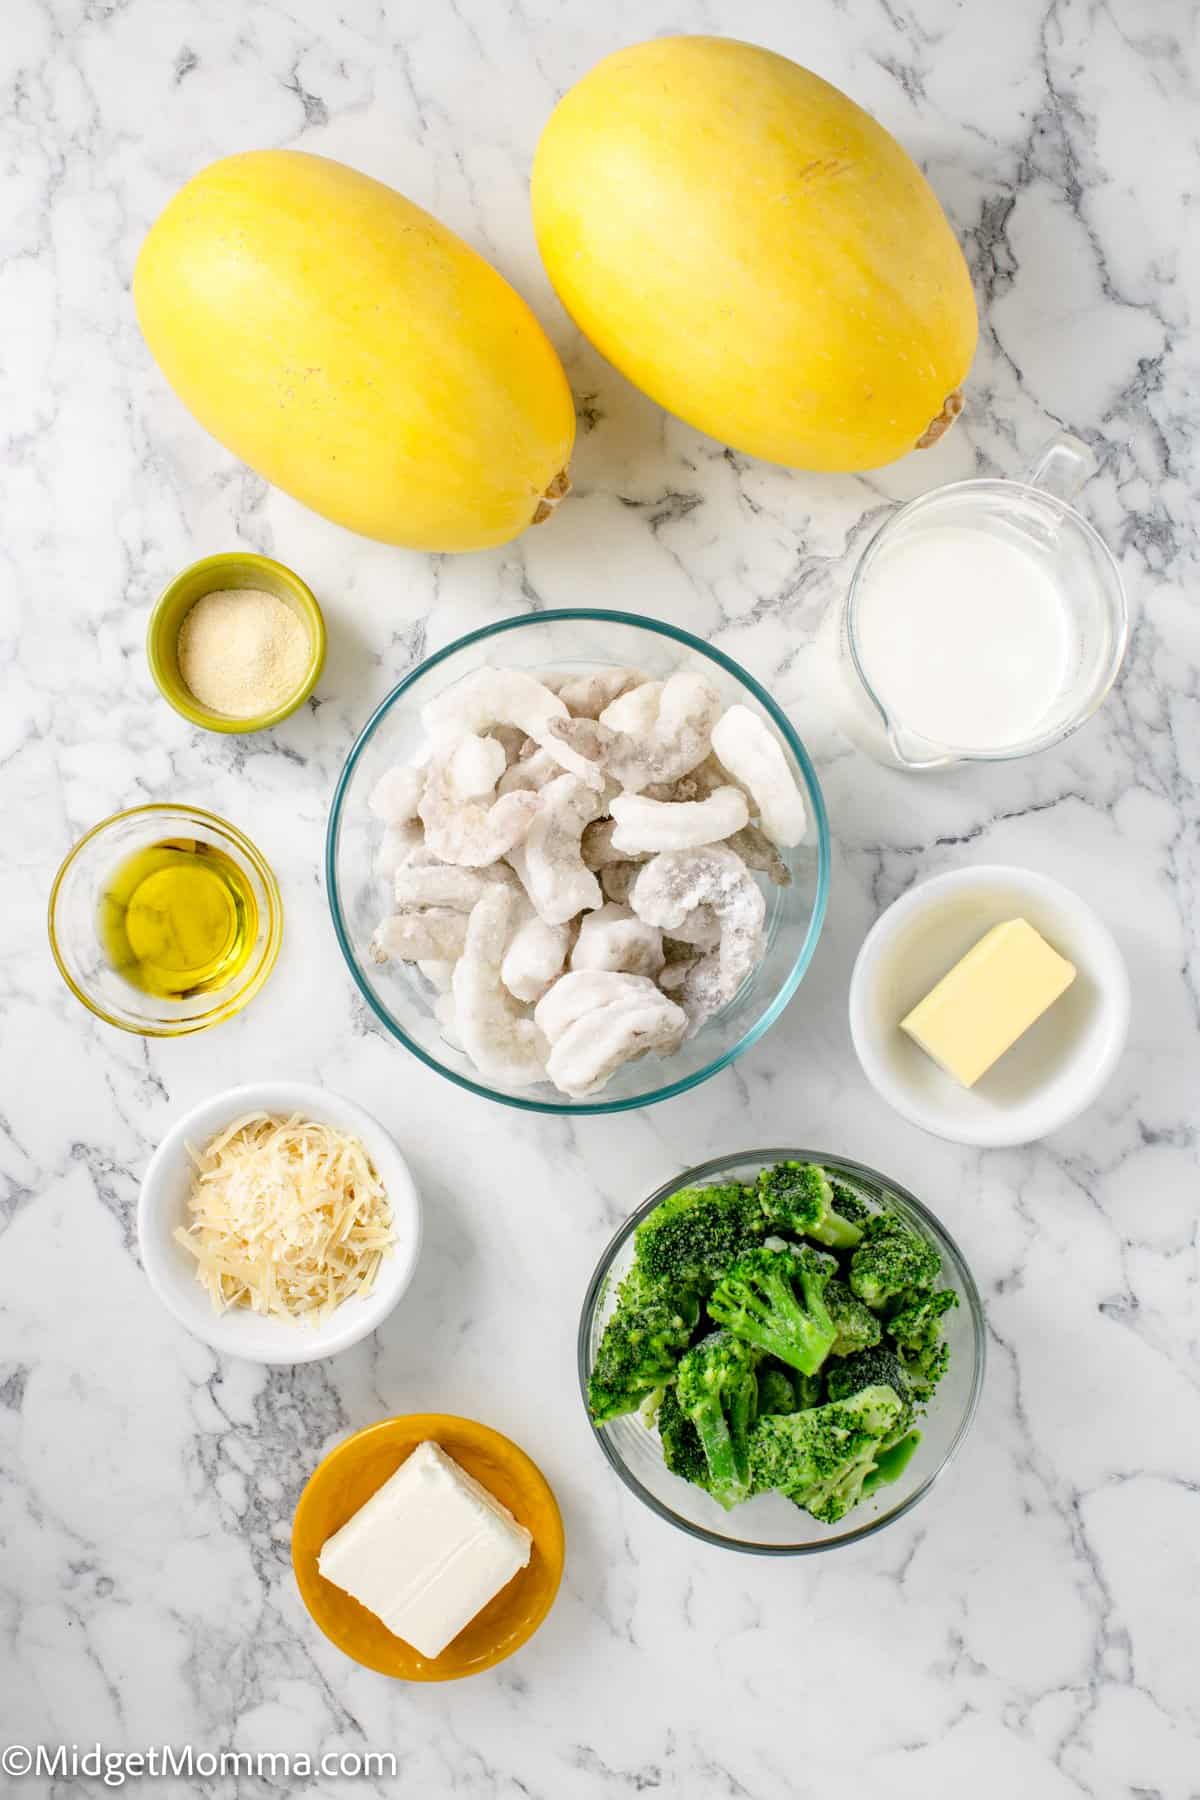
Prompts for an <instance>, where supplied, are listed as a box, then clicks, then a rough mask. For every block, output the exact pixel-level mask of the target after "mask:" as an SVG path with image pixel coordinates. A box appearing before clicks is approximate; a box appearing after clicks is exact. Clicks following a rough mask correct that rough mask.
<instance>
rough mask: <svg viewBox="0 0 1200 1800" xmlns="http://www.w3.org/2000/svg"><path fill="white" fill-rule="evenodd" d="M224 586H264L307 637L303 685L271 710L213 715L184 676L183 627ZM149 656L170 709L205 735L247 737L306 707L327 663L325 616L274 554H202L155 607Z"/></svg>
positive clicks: (148, 636)
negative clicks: (237, 715)
mask: <svg viewBox="0 0 1200 1800" xmlns="http://www.w3.org/2000/svg"><path fill="white" fill-rule="evenodd" d="M223 588H259V589H261V590H262V592H264V593H267V594H273V595H274V596H275V598H276V599H277V600H282V601H283V604H284V605H285V606H287V607H290V608H291V610H292V612H294V613H295V615H296V617H297V618H298V619H299V621H300V623H301V624H302V625H303V627H304V629H305V632H306V633H307V636H308V664H307V666H306V668H305V671H304V675H303V678H302V679H301V681H300V684H299V686H298V687H296V688H295V689H294V690H293V692H292V693H290V694H289V695H288V697H287V699H286V700H282V701H280V703H279V705H278V706H274V707H272V708H271V709H270V711H268V712H263V713H255V714H254V715H253V716H251V717H248V718H244V719H239V718H233V717H231V716H230V715H229V714H227V713H219V712H214V711H213V709H212V708H211V707H210V706H205V705H204V703H203V702H202V701H200V700H197V698H196V696H195V694H193V692H192V690H191V688H190V687H188V685H187V683H186V682H185V681H184V679H183V676H182V675H181V674H180V672H179V628H180V626H181V625H182V624H183V621H184V620H185V619H186V618H187V615H188V613H189V612H190V611H191V610H192V608H193V606H195V604H196V602H197V600H201V599H203V597H204V595H205V594H215V593H218V592H220V590H221V589H223ZM146 658H147V661H148V662H149V664H150V673H151V675H153V677H154V681H155V685H156V686H157V688H158V691H159V693H160V694H161V695H162V697H163V699H164V700H165V701H166V702H167V704H168V706H173V707H174V708H175V711H176V712H177V713H179V715H180V716H181V717H182V718H184V719H187V720H189V721H190V723H191V724H193V725H198V726H199V727H200V729H201V730H202V731H221V732H226V733H234V734H237V735H238V736H242V735H244V734H245V733H247V732H251V731H265V730H266V729H267V728H268V727H269V726H271V725H278V724H279V723H280V722H281V720H283V719H286V718H287V717H288V716H289V714H291V713H294V712H295V710H296V708H297V707H298V706H302V705H303V704H304V702H305V701H306V700H307V699H308V696H309V695H310V694H311V693H312V691H313V689H314V688H315V687H316V685H317V679H318V677H319V675H320V673H321V670H322V668H323V667H324V663H325V618H324V615H323V613H322V612H321V608H320V607H319V606H318V605H317V602H316V599H315V597H314V595H313V592H312V589H311V588H310V587H309V586H308V585H307V583H306V582H303V581H301V579H300V577H299V576H298V575H297V574H296V573H295V571H294V570H292V569H288V568H285V566H284V565H283V563H279V562H275V561H274V560H273V559H272V558H271V557H269V556H257V555H255V554H253V553H252V552H251V551H249V550H230V551H226V552H224V553H222V554H221V555H220V556H203V557H201V559H200V561H199V562H194V563H190V564H189V565H188V567H187V568H186V569H183V570H181V571H180V573H179V574H178V575H176V577H175V579H174V580H173V581H169V582H168V583H167V585H166V587H165V588H164V589H163V591H162V593H161V594H160V595H159V597H158V599H157V600H156V601H155V603H154V610H153V612H152V613H151V614H150V623H149V626H148V627H147V630H146Z"/></svg>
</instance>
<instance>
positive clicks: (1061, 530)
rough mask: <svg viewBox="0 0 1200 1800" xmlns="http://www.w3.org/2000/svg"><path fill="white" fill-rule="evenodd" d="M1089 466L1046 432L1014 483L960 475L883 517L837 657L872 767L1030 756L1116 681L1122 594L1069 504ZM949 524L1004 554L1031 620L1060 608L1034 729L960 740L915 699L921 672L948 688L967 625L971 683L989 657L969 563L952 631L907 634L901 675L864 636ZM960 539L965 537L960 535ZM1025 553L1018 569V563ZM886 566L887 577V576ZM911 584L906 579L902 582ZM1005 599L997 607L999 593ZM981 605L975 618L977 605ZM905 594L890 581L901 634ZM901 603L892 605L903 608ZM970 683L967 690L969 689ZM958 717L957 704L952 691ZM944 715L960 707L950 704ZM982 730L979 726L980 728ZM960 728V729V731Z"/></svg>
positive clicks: (1076, 443)
mask: <svg viewBox="0 0 1200 1800" xmlns="http://www.w3.org/2000/svg"><path fill="white" fill-rule="evenodd" d="M1095 468H1096V460H1095V457H1094V456H1093V454H1092V452H1091V450H1090V449H1089V448H1088V446H1087V445H1086V444H1084V443H1083V442H1082V441H1081V440H1080V439H1079V438H1076V437H1072V436H1071V435H1070V434H1069V433H1063V434H1062V435H1061V436H1059V437H1056V438H1054V439H1052V440H1051V442H1050V443H1049V444H1047V445H1046V447H1045V449H1044V450H1043V451H1042V453H1041V455H1040V456H1039V457H1038V459H1037V461H1036V463H1035V464H1034V466H1033V468H1032V469H1031V470H1030V471H1029V473H1028V474H1027V475H1026V476H1025V477H1024V478H1023V479H1022V480H1020V481H1007V480H994V479H986V480H978V481H959V482H954V483H952V484H951V485H949V486H947V487H941V488H936V489H935V490H934V491H933V492H932V493H929V494H923V495H921V496H920V498H919V499H916V500H910V501H909V502H908V504H907V505H905V506H901V507H900V508H899V509H898V510H897V511H896V512H895V513H893V514H892V516H891V518H889V519H888V520H886V521H885V523H884V524H883V525H882V526H881V527H880V529H879V530H878V531H877V532H876V533H875V536H874V537H873V538H872V539H871V541H870V543H869V544H868V545H867V548H866V550H865V551H864V552H863V555H862V557H861V558H860V560H859V563H858V567H857V568H856V570H855V572H854V575H853V578H852V580H851V583H850V589H849V593H848V594H847V597H846V601H845V605H844V608H843V614H842V622H841V632H840V660H841V667H842V674H843V678H844V686H845V690H846V694H847V696H848V701H849V715H848V717H847V719H846V724H847V727H848V729H849V731H850V734H851V735H852V736H853V737H854V738H855V740H856V741H857V742H858V743H859V744H860V745H861V747H862V748H863V749H864V750H866V751H867V752H868V754H869V755H871V756H873V757H874V758H875V759H876V760H877V761H878V762H882V763H885V764H888V765H889V766H890V767H892V768H900V769H912V770H922V769H940V768H945V767H947V766H948V765H949V764H952V763H958V762H999V761H1005V760H1007V759H1009V758H1012V757H1017V756H1029V755H1031V754H1032V753H1033V752H1034V751H1036V750H1044V749H1046V748H1047V746H1048V745H1050V744H1055V743H1057V742H1058V741H1059V740H1060V739H1061V738H1064V737H1066V736H1068V734H1069V733H1070V732H1072V731H1074V730H1076V729H1077V728H1078V727H1079V726H1080V725H1082V724H1083V723H1084V721H1085V720H1086V719H1088V718H1090V717H1091V715H1092V713H1093V712H1095V710H1096V708H1097V707H1098V706H1099V705H1100V702H1101V701H1102V700H1103V699H1104V696H1105V695H1106V694H1107V692H1108V690H1109V688H1110V687H1111V686H1112V684H1113V681H1114V680H1115V678H1116V675H1117V671H1118V670H1119V668H1120V666H1121V661H1122V658H1123V657H1124V655H1125V647H1126V643H1127V641H1128V636H1129V620H1128V614H1127V610H1126V604H1125V591H1124V588H1123V586H1122V582H1121V575H1120V571H1119V570H1118V568H1117V565H1116V563H1115V561H1114V560H1113V556H1112V553H1111V551H1110V550H1109V549H1108V546H1107V545H1106V544H1105V543H1104V541H1103V539H1102V538H1101V537H1100V536H1099V535H1098V533H1097V532H1096V531H1095V530H1094V529H1093V527H1092V526H1091V525H1089V524H1088V522H1087V520H1086V519H1084V518H1083V517H1082V516H1081V515H1080V514H1079V513H1078V512H1076V510H1075V508H1074V507H1073V506H1071V505H1070V504H1069V501H1070V499H1071V497H1072V496H1073V495H1074V494H1075V493H1077V492H1078V490H1079V489H1080V488H1081V487H1082V486H1083V483H1084V482H1085V481H1086V480H1087V478H1088V477H1089V475H1091V474H1092V473H1093V472H1094V470H1095ZM947 533H949V534H953V535H954V540H955V542H956V543H957V544H959V545H960V546H962V545H965V546H966V547H967V548H968V549H970V550H971V551H973V552H975V551H978V552H980V553H982V554H984V555H991V556H993V557H995V558H1007V559H1008V563H1007V564H1006V565H1005V564H1002V563H1001V562H999V561H998V562H997V563H996V565H995V567H996V570H997V571H999V570H1000V569H1001V568H1002V567H1004V566H1008V567H1010V568H1017V567H1022V568H1024V569H1025V570H1026V571H1027V573H1028V579H1029V582H1030V584H1032V586H1031V594H1032V593H1033V588H1036V594H1035V595H1033V598H1032V600H1030V599H1029V598H1028V597H1026V596H1021V599H1022V602H1023V603H1024V604H1026V605H1029V604H1032V605H1033V607H1034V613H1033V615H1032V618H1033V622H1034V623H1037V621H1038V611H1037V608H1038V605H1039V599H1040V598H1044V600H1045V602H1046V604H1047V605H1048V606H1050V607H1052V608H1054V609H1056V616H1055V621H1054V630H1055V633H1056V643H1057V642H1058V641H1059V640H1061V654H1060V655H1056V657H1055V660H1054V667H1053V670H1052V671H1051V672H1050V673H1049V674H1047V673H1046V671H1045V669H1040V670H1038V671H1037V674H1038V678H1039V679H1045V680H1046V681H1047V682H1048V683H1049V687H1048V689H1047V692H1046V693H1045V695H1044V696H1042V697H1041V699H1039V700H1036V701H1035V702H1033V705H1034V711H1035V715H1036V716H1034V717H1031V718H1030V720H1029V722H1028V728H1027V729H1022V730H1019V731H1017V732H1015V733H1014V732H1013V731H1005V732H1003V733H999V732H998V733H997V739H996V741H995V742H993V743H988V742H983V743H981V742H979V741H978V736H977V735H972V736H971V739H970V741H969V742H963V741H955V739H954V736H953V735H952V734H950V733H948V732H946V731H939V730H937V729H933V728H932V727H931V723H930V721H931V719H933V718H934V717H935V716H936V715H937V714H938V713H939V710H940V712H941V713H942V716H943V717H945V715H946V708H945V707H942V708H940V709H939V707H938V706H937V705H936V704H928V703H927V704H926V705H925V708H924V713H923V712H922V705H921V702H920V701H919V699H914V694H915V693H916V692H918V691H919V684H920V678H921V675H922V673H926V674H928V675H929V676H930V677H931V678H932V680H933V681H934V682H940V683H941V684H942V685H943V687H944V688H947V689H948V690H950V691H951V693H953V690H954V682H955V676H956V673H957V671H956V669H955V666H954V655H955V653H956V650H955V642H954V640H957V654H959V655H960V656H961V655H962V654H963V644H964V641H965V640H964V636H963V633H964V632H965V634H966V637H967V638H969V639H970V643H971V654H970V658H969V660H970V661H971V662H972V664H973V665H974V672H975V676H976V678H977V679H978V675H979V669H980V666H981V665H982V664H983V663H986V661H987V657H988V654H989V639H988V620H987V617H986V612H985V611H984V612H980V610H979V604H978V603H979V600H980V596H979V595H978V594H977V593H972V592H971V577H970V574H969V562H968V563H966V564H965V566H964V580H963V592H962V594H961V606H962V609H963V610H962V612H961V614H957V615H956V616H955V618H954V624H955V627H956V629H955V632H953V633H948V634H947V636H948V637H949V638H950V639H951V647H950V649H949V651H948V650H947V645H946V643H945V642H938V641H929V642H928V643H925V642H923V641H922V640H921V639H920V637H918V636H916V635H914V636H912V637H911V638H910V639H909V640H908V641H907V643H906V644H905V646H904V663H905V671H904V677H903V678H901V676H900V675H898V674H897V665H896V664H895V662H893V668H892V670H891V671H890V672H889V669H888V666H887V662H888V658H887V655H886V654H885V653H883V652H881V649H880V640H879V629H878V626H876V627H875V641H874V643H873V642H872V628H871V624H870V621H871V619H872V618H873V617H874V618H876V619H878V618H879V617H880V616H881V615H880V612H879V608H880V607H883V606H885V605H888V604H890V593H891V589H892V587H893V584H894V582H895V577H896V573H897V571H898V569H899V567H900V562H899V559H900V558H901V557H904V558H906V559H908V561H909V565H910V568H917V569H919V568H920V566H921V564H920V560H919V559H920V558H921V556H922V555H923V554H928V553H930V552H931V551H932V550H933V548H934V546H935V543H936V542H937V540H939V539H940V541H941V546H942V547H943V548H944V547H945V546H946V544H947V543H948V541H949V540H948V538H947V535H946V534H947ZM964 533H965V534H968V535H967V537H966V538H964V536H963V534H964ZM1014 556H1016V557H1018V558H1019V559H1022V560H1021V562H1020V564H1017V563H1014V562H1013V561H1012V558H1013V557H1014ZM889 572H890V573H889ZM909 578H910V579H911V576H910V577H909ZM997 597H999V598H1000V604H1002V605H1003V604H1004V602H1003V598H1002V596H999V594H998V592H997V594H994V595H993V599H995V598H997ZM973 605H974V606H975V608H976V613H977V614H978V617H976V616H974V615H973V614H972V612H971V608H972V606H973ZM902 608H903V596H902V594H901V593H900V592H899V589H898V588H897V589H896V605H895V607H894V608H892V610H891V612H890V615H889V618H888V627H889V630H890V631H892V632H893V633H896V632H899V633H901V635H902V633H903V625H904V615H903V611H902ZM898 609H899V610H898ZM994 666H995V681H996V684H997V690H998V692H999V693H1000V694H1001V696H1003V691H1004V684H1005V681H1006V680H1011V679H1017V677H1016V676H1011V675H1010V674H1009V672H1008V666H1007V665H1006V664H1005V661H1004V658H1003V655H1002V654H1001V653H1000V652H999V651H998V652H997V656H996V660H995V665H994ZM964 692H965V689H964ZM959 699H960V705H959V707H958V709H957V710H958V712H959V713H960V714H961V712H962V704H961V700H962V696H961V695H960V696H959ZM951 710H954V709H953V708H952V709H951ZM982 729H983V730H984V731H986V725H984V726H983V727H982ZM961 735H963V736H965V735H966V734H965V733H963V734H961Z"/></svg>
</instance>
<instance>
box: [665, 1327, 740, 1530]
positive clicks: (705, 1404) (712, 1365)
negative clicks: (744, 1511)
mask: <svg viewBox="0 0 1200 1800" xmlns="http://www.w3.org/2000/svg"><path fill="white" fill-rule="evenodd" d="M758 1360H759V1359H758V1353H757V1352H756V1351H755V1350H754V1349H753V1348H752V1347H751V1346H750V1345H749V1344H745V1343H743V1342H742V1340H741V1338H735V1337H734V1336H732V1334H731V1333H730V1332H728V1331H714V1332H713V1333H712V1334H711V1336H709V1337H706V1338H702V1339H701V1340H700V1342H699V1343H698V1344H696V1345H695V1346H694V1347H693V1348H692V1349H691V1350H689V1351H688V1353H687V1355H686V1356H684V1357H683V1358H682V1359H681V1361H680V1364H679V1376H678V1380H677V1382H676V1390H675V1391H676V1398H677V1400H678V1401H679V1407H680V1411H681V1412H683V1413H684V1414H685V1415H686V1417H687V1418H688V1419H690V1420H691V1422H692V1424H693V1425H694V1426H695V1428H696V1433H697V1435H698V1437H699V1439H700V1444H701V1448H702V1449H703V1451H704V1460H705V1462H706V1463H707V1465H708V1481H707V1484H706V1485H707V1487H708V1491H709V1493H710V1494H711V1495H712V1497H713V1499H714V1500H715V1501H717V1503H718V1504H719V1505H721V1506H724V1507H730V1506H736V1505H737V1503H738V1501H739V1500H744V1499H745V1498H746V1496H747V1494H748V1493H749V1492H750V1428H751V1426H752V1425H753V1424H754V1415H755V1409H756V1406H757V1401H758V1382H757V1379H756V1377H755V1373H754V1371H755V1368H756V1366H757V1363H758Z"/></svg>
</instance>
